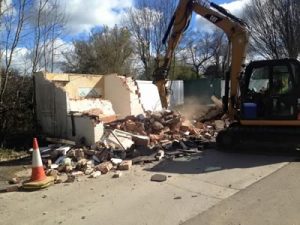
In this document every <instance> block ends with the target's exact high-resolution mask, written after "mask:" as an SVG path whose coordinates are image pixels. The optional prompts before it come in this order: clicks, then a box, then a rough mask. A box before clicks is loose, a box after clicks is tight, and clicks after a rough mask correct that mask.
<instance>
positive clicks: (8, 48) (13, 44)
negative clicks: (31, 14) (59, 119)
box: [0, 0, 28, 102]
mask: <svg viewBox="0 0 300 225" xmlns="http://www.w3.org/2000/svg"><path fill="white" fill-rule="evenodd" d="M27 4H28V0H18V1H17V2H15V3H14V4H13V5H10V7H9V9H8V11H7V13H6V14H5V16H4V22H3V23H4V26H5V32H4V35H5V36H6V37H5V39H6V40H5V46H4V48H5V49H4V55H5V59H4V61H5V63H4V71H3V72H2V74H1V80H0V102H2V101H3V95H4V93H5V90H6V88H7V83H8V78H9V74H10V73H9V72H10V69H11V65H12V60H13V55H14V53H15V50H16V48H17V46H18V43H19V41H20V37H21V32H22V31H23V28H24V22H25V9H26V5H27Z"/></svg>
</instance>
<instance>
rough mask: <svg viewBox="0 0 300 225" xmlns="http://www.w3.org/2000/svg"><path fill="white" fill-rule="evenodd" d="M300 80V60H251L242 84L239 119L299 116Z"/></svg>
mask: <svg viewBox="0 0 300 225" xmlns="http://www.w3.org/2000/svg"><path fill="white" fill-rule="evenodd" d="M299 80H300V62H298V61H297V60H295V59H281V60H261V61H254V62H251V63H250V64H249V65H248V66H247V68H246V70H245V73H244V76H243V77H242V84H241V86H240V87H241V110H240V113H241V115H240V120H241V121H243V120H246V121H247V120H252V121H259V120H271V122H270V123H272V120H274V121H276V120H277V121H278V120H297V118H298V114H299V113H300V111H299V110H300V109H299V106H300V102H299V104H298V99H299V101H300V87H299ZM258 123H259V122H258ZM257 125H259V124H257Z"/></svg>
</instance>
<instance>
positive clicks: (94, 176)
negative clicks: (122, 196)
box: [90, 171, 101, 178]
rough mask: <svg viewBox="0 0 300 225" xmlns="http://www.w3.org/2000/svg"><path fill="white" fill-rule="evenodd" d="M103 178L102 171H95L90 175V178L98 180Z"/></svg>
mask: <svg viewBox="0 0 300 225" xmlns="http://www.w3.org/2000/svg"><path fill="white" fill-rule="evenodd" d="M100 176H101V172H100V171H95V172H93V173H92V174H91V175H90V178H97V177H100Z"/></svg>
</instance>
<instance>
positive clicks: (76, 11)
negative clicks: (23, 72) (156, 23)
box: [61, 0, 249, 40]
mask: <svg viewBox="0 0 300 225" xmlns="http://www.w3.org/2000/svg"><path fill="white" fill-rule="evenodd" d="M213 2H214V3H217V4H219V5H221V6H223V7H224V8H226V9H227V10H229V11H230V12H231V13H232V14H235V15H237V16H241V12H242V8H243V6H244V5H245V3H247V2H249V0H215V1H213ZM61 4H62V8H64V9H65V10H64V11H65V12H66V14H67V18H68V22H67V35H66V37H65V40H70V39H73V38H75V39H76V38H80V36H84V35H85V34H88V33H89V32H90V30H91V29H92V28H94V27H97V26H101V25H106V26H109V27H112V26H114V25H115V24H120V23H121V18H122V14H123V13H124V11H125V10H126V8H129V7H132V6H133V4H134V0H72V1H70V0H61ZM199 19H200V18H199V16H196V17H195V19H194V20H196V21H198V22H199ZM200 22H201V23H202V21H201V20H200ZM196 25H197V24H196ZM205 27H207V29H210V26H209V23H208V22H207V23H206V24H205Z"/></svg>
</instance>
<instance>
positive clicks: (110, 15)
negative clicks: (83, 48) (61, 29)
mask: <svg viewBox="0 0 300 225" xmlns="http://www.w3.org/2000/svg"><path fill="white" fill-rule="evenodd" d="M60 4H61V7H62V8H64V12H65V13H66V16H67V18H68V22H67V28H68V30H69V33H71V34H79V33H85V32H89V31H90V29H91V28H93V27H95V26H102V25H107V26H109V27H112V26H114V25H115V24H119V23H120V19H121V17H122V14H123V13H124V9H126V8H129V7H131V6H133V0H72V1H70V0H61V1H60Z"/></svg>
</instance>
